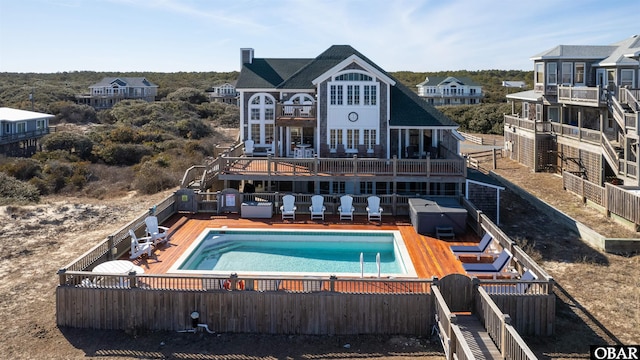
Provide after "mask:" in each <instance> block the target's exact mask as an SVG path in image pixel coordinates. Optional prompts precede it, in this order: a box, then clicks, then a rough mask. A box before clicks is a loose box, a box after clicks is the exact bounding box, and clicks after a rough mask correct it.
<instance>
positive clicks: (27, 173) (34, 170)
mask: <svg viewBox="0 0 640 360" xmlns="http://www.w3.org/2000/svg"><path fill="white" fill-rule="evenodd" d="M0 170H1V171H4V172H5V173H7V174H8V175H11V176H13V177H14V178H16V179H18V180H23V181H27V180H29V179H31V178H33V177H38V176H40V173H41V171H42V164H40V162H39V161H38V160H35V159H25V158H16V159H14V160H13V161H11V162H9V163H7V164H4V165H2V166H0Z"/></svg>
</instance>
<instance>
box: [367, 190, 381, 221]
mask: <svg viewBox="0 0 640 360" xmlns="http://www.w3.org/2000/svg"><path fill="white" fill-rule="evenodd" d="M367 216H368V218H369V221H371V220H378V221H380V222H382V208H381V207H380V198H379V197H377V196H369V197H368V198H367Z"/></svg>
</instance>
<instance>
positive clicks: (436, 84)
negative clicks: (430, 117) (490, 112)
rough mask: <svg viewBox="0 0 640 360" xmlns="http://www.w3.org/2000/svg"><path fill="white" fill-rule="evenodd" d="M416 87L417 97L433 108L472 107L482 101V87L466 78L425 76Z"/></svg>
mask: <svg viewBox="0 0 640 360" xmlns="http://www.w3.org/2000/svg"><path fill="white" fill-rule="evenodd" d="M416 86H417V87H418V95H420V97H421V98H423V99H425V100H426V101H427V102H428V103H429V104H431V105H434V106H438V105H472V104H480V101H481V100H482V86H481V85H479V84H477V83H475V82H474V81H473V80H471V79H469V78H466V77H453V76H427V77H426V79H425V80H424V81H423V82H421V83H420V84H418V85H416Z"/></svg>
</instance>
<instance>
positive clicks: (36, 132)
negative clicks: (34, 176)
mask: <svg viewBox="0 0 640 360" xmlns="http://www.w3.org/2000/svg"><path fill="white" fill-rule="evenodd" d="M53 118H54V116H53V115H49V114H44V113H39V112H34V111H26V110H18V109H11V108H7V107H3V108H0V154H5V155H7V156H31V155H33V154H34V153H35V152H36V151H37V149H38V139H40V138H41V137H43V136H45V135H47V134H48V133H49V120H50V119H53Z"/></svg>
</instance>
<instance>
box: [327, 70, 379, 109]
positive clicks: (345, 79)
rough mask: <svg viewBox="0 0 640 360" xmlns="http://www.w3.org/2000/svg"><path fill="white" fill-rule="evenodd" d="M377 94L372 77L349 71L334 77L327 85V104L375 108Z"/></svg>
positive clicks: (375, 83) (376, 87)
mask: <svg viewBox="0 0 640 360" xmlns="http://www.w3.org/2000/svg"><path fill="white" fill-rule="evenodd" d="M378 92H379V91H378V83H377V82H375V81H374V79H373V77H372V76H370V75H368V74H365V73H361V72H354V71H350V72H347V73H343V74H338V75H336V76H334V77H333V81H331V82H330V83H329V104H330V105H337V106H340V105H345V104H346V105H347V106H376V105H377V104H378Z"/></svg>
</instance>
